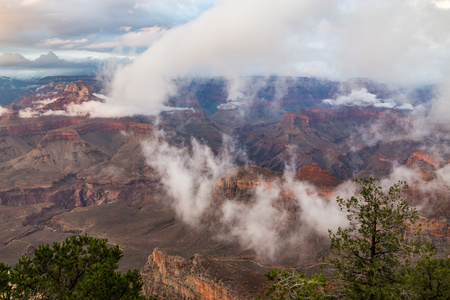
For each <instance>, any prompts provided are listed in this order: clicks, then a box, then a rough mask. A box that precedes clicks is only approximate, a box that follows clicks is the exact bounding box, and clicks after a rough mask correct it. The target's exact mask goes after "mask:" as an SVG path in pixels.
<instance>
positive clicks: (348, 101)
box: [322, 88, 414, 110]
mask: <svg viewBox="0 0 450 300" xmlns="http://www.w3.org/2000/svg"><path fill="white" fill-rule="evenodd" d="M322 102H323V103H326V104H330V105H333V106H340V105H344V106H374V107H381V108H394V107H397V103H396V102H395V101H394V100H393V99H379V98H378V97H377V95H375V94H371V93H369V92H368V91H367V89H365V88H362V89H358V90H352V91H351V92H350V94H348V95H341V96H339V97H337V98H336V99H324V100H322ZM398 108H400V109H409V110H412V109H414V107H413V106H412V105H411V104H410V103H406V104H402V105H401V106H399V107H398Z"/></svg>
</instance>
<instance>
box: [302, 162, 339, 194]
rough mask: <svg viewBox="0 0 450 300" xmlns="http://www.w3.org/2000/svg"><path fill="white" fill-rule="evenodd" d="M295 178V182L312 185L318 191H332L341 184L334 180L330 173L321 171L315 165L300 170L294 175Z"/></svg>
mask: <svg viewBox="0 0 450 300" xmlns="http://www.w3.org/2000/svg"><path fill="white" fill-rule="evenodd" d="M295 178H296V179H297V180H301V181H307V182H309V183H312V184H313V185H315V186H316V187H318V188H320V189H333V188H335V187H336V186H338V185H339V184H340V183H341V181H340V180H338V179H336V178H334V177H333V175H331V173H330V172H327V171H325V170H323V169H322V168H320V167H319V166H318V165H316V164H313V165H311V166H306V167H303V168H301V169H300V170H299V171H298V172H297V174H295Z"/></svg>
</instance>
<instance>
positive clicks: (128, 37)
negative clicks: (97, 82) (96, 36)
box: [84, 26, 166, 49]
mask: <svg viewBox="0 0 450 300" xmlns="http://www.w3.org/2000/svg"><path fill="white" fill-rule="evenodd" d="M124 28H125V29H124V31H125V32H126V34H123V35H120V36H116V37H114V38H113V39H112V40H109V41H102V42H98V43H92V44H90V45H87V46H85V47H84V48H86V49H123V48H127V47H128V48H139V47H141V48H143V47H145V48H147V47H148V46H150V45H151V44H152V43H154V42H155V41H156V40H158V39H159V38H160V37H161V36H162V35H163V34H164V32H165V31H166V29H164V28H162V27H159V26H153V27H144V28H140V29H139V30H137V31H131V30H132V28H131V27H129V26H128V27H124Z"/></svg>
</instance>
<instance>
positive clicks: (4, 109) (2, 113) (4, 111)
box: [0, 106, 10, 116]
mask: <svg viewBox="0 0 450 300" xmlns="http://www.w3.org/2000/svg"><path fill="white" fill-rule="evenodd" d="M9 112H10V110H9V109H7V108H4V107H2V106H0V116H2V115H4V114H7V113H9Z"/></svg>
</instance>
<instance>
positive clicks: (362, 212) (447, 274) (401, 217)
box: [265, 178, 450, 299]
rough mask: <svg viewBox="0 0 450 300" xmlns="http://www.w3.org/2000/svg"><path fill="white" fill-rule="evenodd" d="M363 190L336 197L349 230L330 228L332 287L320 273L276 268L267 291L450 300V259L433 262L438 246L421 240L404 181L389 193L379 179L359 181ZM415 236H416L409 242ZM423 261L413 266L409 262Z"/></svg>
mask: <svg viewBox="0 0 450 300" xmlns="http://www.w3.org/2000/svg"><path fill="white" fill-rule="evenodd" d="M356 182H357V183H359V184H360V190H359V192H358V193H357V194H356V195H355V196H353V197H351V198H350V199H346V200H344V199H343V198H341V197H338V198H337V203H338V205H339V207H340V209H341V211H343V212H346V213H347V219H348V221H349V224H348V227H345V228H338V230H337V231H336V233H333V231H331V230H329V236H330V239H331V245H330V248H331V251H332V253H333V254H334V258H332V259H331V260H330V262H331V265H332V266H333V267H334V275H335V279H336V280H337V281H336V282H334V284H333V285H334V288H327V279H326V278H325V277H323V276H322V275H321V274H319V275H317V274H316V275H313V276H312V278H311V279H308V278H306V277H305V274H304V273H301V274H298V273H297V272H295V271H293V272H292V273H290V272H287V271H285V270H272V271H271V272H270V273H268V274H265V275H266V277H267V278H268V279H269V280H275V281H276V282H275V283H274V284H272V285H270V286H269V287H268V289H267V290H266V294H265V295H266V296H269V297H270V298H271V299H450V296H449V295H450V258H445V259H437V258H430V256H431V254H432V253H433V252H434V251H435V248H434V246H433V245H431V244H429V243H425V242H416V241H415V239H414V234H419V232H420V225H417V224H416V223H417V221H418V220H419V215H418V212H417V210H416V209H413V208H410V207H409V206H408V204H407V203H406V201H405V200H404V198H403V196H404V191H405V189H406V188H407V185H406V183H405V182H402V181H399V182H398V183H397V184H394V185H393V186H391V187H390V188H389V190H388V191H387V192H384V191H383V190H382V188H381V187H380V186H379V185H378V184H379V180H378V179H374V178H370V179H368V180H364V179H361V180H356ZM410 237H412V238H410ZM414 255H417V256H419V257H422V258H421V259H420V260H418V261H417V262H416V264H415V266H414V267H412V266H411V262H410V259H411V258H412V257H414Z"/></svg>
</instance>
